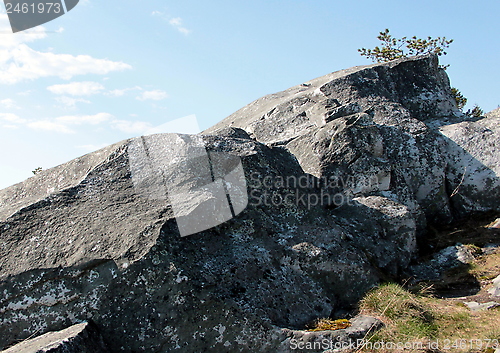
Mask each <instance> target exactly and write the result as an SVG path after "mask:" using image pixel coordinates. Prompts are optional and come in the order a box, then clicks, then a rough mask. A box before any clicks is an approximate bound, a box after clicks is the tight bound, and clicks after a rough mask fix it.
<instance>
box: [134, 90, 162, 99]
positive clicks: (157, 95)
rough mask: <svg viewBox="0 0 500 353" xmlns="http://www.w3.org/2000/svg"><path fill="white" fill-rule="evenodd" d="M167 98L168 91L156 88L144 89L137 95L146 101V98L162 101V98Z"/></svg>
mask: <svg viewBox="0 0 500 353" xmlns="http://www.w3.org/2000/svg"><path fill="white" fill-rule="evenodd" d="M166 98H168V94H167V92H165V91H162V90H159V89H157V90H154V91H144V92H142V93H141V94H140V95H138V96H137V97H136V99H138V100H140V101H145V100H154V101H160V100H163V99H166Z"/></svg>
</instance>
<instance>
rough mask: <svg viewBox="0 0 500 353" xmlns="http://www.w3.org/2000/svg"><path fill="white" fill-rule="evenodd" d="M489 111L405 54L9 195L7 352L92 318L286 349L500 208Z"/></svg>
mask: <svg viewBox="0 0 500 353" xmlns="http://www.w3.org/2000/svg"><path fill="white" fill-rule="evenodd" d="M487 119H496V118H495V117H493V118H492V117H488V118H485V119H483V120H478V121H476V122H472V121H468V120H467V119H466V117H464V116H463V115H462V114H461V113H460V112H459V111H458V110H457V108H456V106H455V103H454V100H453V97H452V96H451V93H450V87H449V83H448V79H447V76H446V74H445V72H444V71H443V70H441V69H439V67H438V62H437V58H436V57H432V56H425V57H416V58H410V59H402V60H397V61H394V62H390V63H385V64H377V65H369V66H363V67H356V68H353V69H349V70H344V71H339V72H336V73H333V74H330V75H327V76H324V77H321V78H318V79H316V80H312V81H310V82H307V83H304V84H302V85H299V86H296V87H293V88H291V89H289V90H286V91H284V92H281V93H277V94H275V95H270V96H266V97H264V98H262V99H259V100H257V101H255V102H253V103H251V104H250V105H248V106H247V107H245V108H243V109H242V110H240V111H238V112H236V113H235V114H233V115H231V116H230V117H228V118H226V119H225V120H223V121H222V122H221V123H219V124H217V125H216V126H214V127H213V128H211V129H209V130H208V131H206V132H204V133H203V134H201V135H196V136H189V135H180V134H160V135H151V136H145V137H141V138H134V139H129V140H126V141H122V142H120V143H117V144H114V145H112V146H109V147H107V148H105V149H102V150H100V151H98V152H94V153H91V154H88V155H86V156H83V157H81V158H79V159H76V160H74V161H71V162H68V163H66V164H64V165H61V166H58V167H56V168H53V169H49V170H45V171H42V172H41V173H40V174H38V175H36V176H34V177H32V178H30V179H28V180H27V181H25V182H23V183H20V184H17V185H14V186H12V187H10V188H7V189H4V190H0V239H1V240H2V245H3V246H2V247H1V248H0V314H1V315H0V349H2V348H5V347H7V346H9V345H11V344H13V343H14V342H16V340H21V339H25V338H27V337H30V336H31V335H32V334H33V333H35V332H37V333H39V334H42V333H45V332H49V331H57V330H62V329H64V328H66V327H69V326H71V325H73V324H75V323H78V322H82V321H86V320H89V319H91V320H93V321H94V322H95V323H96V325H97V326H98V327H99V330H100V331H101V333H102V335H103V338H104V341H105V343H106V345H107V346H108V347H109V349H110V350H111V351H112V352H175V351H182V352H200V351H207V352H255V351H262V352H277V351H283V352H285V351H286V349H285V348H284V344H285V345H287V344H288V343H286V342H289V341H290V340H291V339H293V338H299V337H305V336H304V332H303V331H301V330H302V329H303V328H304V327H305V325H306V324H307V323H309V322H311V321H312V320H314V319H317V318H319V317H328V316H336V314H337V313H338V312H339V311H342V310H345V309H346V308H350V307H352V305H354V304H355V303H356V302H357V300H358V299H359V298H360V297H361V296H362V295H363V294H364V293H366V291H367V290H369V289H370V288H372V287H373V286H375V285H376V284H377V283H379V281H381V280H383V279H390V278H397V277H398V276H399V275H401V274H402V273H403V272H404V271H405V270H406V269H407V268H408V266H409V264H410V262H411V260H412V258H414V257H415V256H416V254H417V250H418V249H417V240H418V239H419V238H420V237H422V236H423V235H424V233H425V227H426V223H427V222H438V221H439V222H447V221H450V220H451V219H453V217H457V216H463V215H466V214H468V213H470V212H473V211H479V210H481V211H485V210H493V209H495V210H499V208H500V205H499V204H498V202H497V203H495V199H496V200H498V197H499V196H500V188H499V187H498V185H499V184H498V177H497V170H496V169H495V168H496V167H497V166H498V164H497V165H496V166H494V165H492V163H494V158H496V156H498V153H497V150H496V149H497V147H496V146H498V145H499V144H498V143H496V141H494V140H493V141H492V139H495V138H497V137H498V127H496V126H494V123H491V122H490V120H487ZM491 121H492V120H491ZM497 126H498V124H497ZM485 129H490V130H491V131H492V132H491V133H485V131H486V130H485ZM468 137H472V138H474V139H476V140H475V142H474V144H473V145H472V144H469V143H467V142H466V140H467V138H468ZM479 144H481V145H480V146H481V147H480V148H479V147H477V146H478V145H479ZM476 147H477V148H476ZM495 153H496V154H495ZM464 161H466V162H465V163H467V165H468V166H470V167H469V168H468V171H467V173H468V174H466V176H465V177H462V175H463V171H462V166H463V163H464ZM485 163H486V164H485ZM483 177H484V178H487V181H485V182H484V183H483V184H481V185H480V186H479V187H475V188H474V187H472V185H473V182H474V180H477V179H478V178H483ZM308 337H309V336H308Z"/></svg>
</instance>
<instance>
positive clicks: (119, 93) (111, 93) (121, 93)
mask: <svg viewBox="0 0 500 353" xmlns="http://www.w3.org/2000/svg"><path fill="white" fill-rule="evenodd" d="M134 90H142V88H141V87H139V86H135V87H130V88H123V89H114V90H112V91H109V92H108V93H106V94H107V95H108V96H113V97H122V96H124V95H125V93H127V92H129V91H134Z"/></svg>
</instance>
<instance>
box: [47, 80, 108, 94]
mask: <svg viewBox="0 0 500 353" xmlns="http://www.w3.org/2000/svg"><path fill="white" fill-rule="evenodd" d="M47 89H48V90H49V91H50V92H52V93H54V94H61V95H62V94H69V95H71V96H90V95H93V94H98V93H100V92H101V91H103V90H104V86H103V85H102V84H100V83H99V82H90V81H86V82H71V83H68V84H63V85H53V86H49V87H47Z"/></svg>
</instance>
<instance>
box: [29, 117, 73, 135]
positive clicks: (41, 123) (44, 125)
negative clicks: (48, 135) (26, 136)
mask: <svg viewBox="0 0 500 353" xmlns="http://www.w3.org/2000/svg"><path fill="white" fill-rule="evenodd" d="M26 126H28V127H29V128H30V129H33V130H43V131H53V132H59V133H62V134H74V133H76V131H74V130H72V129H70V128H69V127H67V126H66V125H64V124H61V123H57V122H54V121H51V120H38V121H32V122H29V123H27V124H26Z"/></svg>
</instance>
